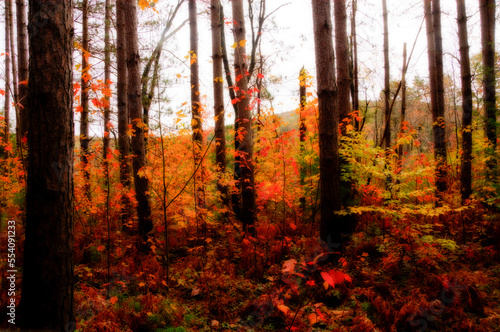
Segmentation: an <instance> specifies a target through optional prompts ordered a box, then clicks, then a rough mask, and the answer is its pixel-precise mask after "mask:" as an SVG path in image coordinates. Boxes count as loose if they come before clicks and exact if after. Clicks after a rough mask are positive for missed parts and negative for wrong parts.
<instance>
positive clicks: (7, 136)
mask: <svg viewBox="0 0 500 332" xmlns="http://www.w3.org/2000/svg"><path fill="white" fill-rule="evenodd" d="M7 1H9V0H6V2H5V104H4V107H5V113H4V117H5V128H4V141H5V144H8V143H9V140H10V93H11V88H10V38H9V37H10V32H9V28H10V24H9V10H8V7H9V6H8V2H7ZM5 152H7V151H5ZM6 154H8V153H6Z"/></svg>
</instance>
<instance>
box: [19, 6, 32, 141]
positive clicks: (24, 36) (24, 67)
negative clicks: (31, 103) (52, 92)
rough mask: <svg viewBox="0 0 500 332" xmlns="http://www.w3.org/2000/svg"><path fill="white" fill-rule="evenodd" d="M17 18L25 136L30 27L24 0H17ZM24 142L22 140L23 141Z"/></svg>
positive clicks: (22, 122) (21, 131)
mask: <svg viewBox="0 0 500 332" xmlns="http://www.w3.org/2000/svg"><path fill="white" fill-rule="evenodd" d="M16 18H17V59H18V61H17V68H18V77H19V96H18V107H19V115H20V116H19V118H20V124H19V125H18V126H19V131H20V133H21V136H25V135H26V132H27V131H28V127H27V123H28V114H29V113H28V107H27V102H26V98H27V94H28V28H27V25H26V5H25V2H24V0H16ZM21 144H22V141H21Z"/></svg>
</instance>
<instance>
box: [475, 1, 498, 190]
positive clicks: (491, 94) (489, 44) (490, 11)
mask: <svg viewBox="0 0 500 332" xmlns="http://www.w3.org/2000/svg"><path fill="white" fill-rule="evenodd" d="M479 13H480V16H481V42H482V55H483V71H484V75H483V100H484V109H485V114H486V121H485V122H486V126H485V131H486V137H487V138H488V142H489V144H490V147H489V154H490V158H489V160H488V162H487V167H488V172H487V176H488V179H489V180H490V181H494V182H497V179H498V174H497V170H496V169H497V159H496V158H497V157H496V148H497V108H496V93H495V84H496V83H495V0H480V1H479Z"/></svg>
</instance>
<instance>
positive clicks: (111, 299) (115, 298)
mask: <svg viewBox="0 0 500 332" xmlns="http://www.w3.org/2000/svg"><path fill="white" fill-rule="evenodd" d="M116 302H118V297H117V296H113V297H112V298H110V299H109V303H111V304H115V303H116Z"/></svg>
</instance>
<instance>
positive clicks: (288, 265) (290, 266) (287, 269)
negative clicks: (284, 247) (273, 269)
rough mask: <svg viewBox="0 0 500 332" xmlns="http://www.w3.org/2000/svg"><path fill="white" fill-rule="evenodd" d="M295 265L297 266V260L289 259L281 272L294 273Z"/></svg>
mask: <svg viewBox="0 0 500 332" xmlns="http://www.w3.org/2000/svg"><path fill="white" fill-rule="evenodd" d="M295 264H297V261H296V260H295V259H293V258H292V259H289V260H287V261H285V262H284V263H283V269H282V270H281V272H283V273H285V272H290V273H293V270H294V269H295Z"/></svg>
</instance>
